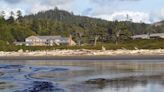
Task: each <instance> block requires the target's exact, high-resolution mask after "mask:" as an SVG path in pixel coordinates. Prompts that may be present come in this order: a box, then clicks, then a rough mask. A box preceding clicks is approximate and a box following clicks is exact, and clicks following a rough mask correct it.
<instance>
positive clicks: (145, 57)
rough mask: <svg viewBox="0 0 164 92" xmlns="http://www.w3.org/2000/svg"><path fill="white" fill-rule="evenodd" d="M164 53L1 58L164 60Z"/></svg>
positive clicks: (14, 58)
mask: <svg viewBox="0 0 164 92" xmlns="http://www.w3.org/2000/svg"><path fill="white" fill-rule="evenodd" d="M163 59H164V55H116V56H0V60H163Z"/></svg>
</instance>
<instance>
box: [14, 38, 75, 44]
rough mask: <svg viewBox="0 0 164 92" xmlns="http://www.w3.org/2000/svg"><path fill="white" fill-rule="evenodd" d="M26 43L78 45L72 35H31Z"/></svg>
mask: <svg viewBox="0 0 164 92" xmlns="http://www.w3.org/2000/svg"><path fill="white" fill-rule="evenodd" d="M24 44H25V45H26V46H60V45H68V46H74V45H76V43H75V42H74V41H73V40H72V37H71V36H70V37H62V36H30V37H27V38H26V39H25V42H24ZM17 45H18V44H17Z"/></svg>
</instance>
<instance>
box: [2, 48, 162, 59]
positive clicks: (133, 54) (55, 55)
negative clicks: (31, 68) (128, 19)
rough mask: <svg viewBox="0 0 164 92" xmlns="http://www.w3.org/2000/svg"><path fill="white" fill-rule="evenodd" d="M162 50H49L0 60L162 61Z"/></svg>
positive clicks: (8, 54)
mask: <svg viewBox="0 0 164 92" xmlns="http://www.w3.org/2000/svg"><path fill="white" fill-rule="evenodd" d="M163 56H164V49H155V50H122V49H120V50H86V49H81V50H51V51H22V50H19V51H17V52H3V51H1V52H0V59H32V60H33V59H40V60H45V59H52V60H53V59H64V60H69V59H70V60H72V59H87V60H94V59H95V60H102V59H104V60H105V59H107V60H108V59H112V60H115V59H117V60H118V59H120V60H121V59H160V58H161V59H163Z"/></svg>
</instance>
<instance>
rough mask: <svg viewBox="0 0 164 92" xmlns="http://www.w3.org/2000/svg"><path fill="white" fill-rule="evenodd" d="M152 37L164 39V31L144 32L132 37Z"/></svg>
mask: <svg viewBox="0 0 164 92" xmlns="http://www.w3.org/2000/svg"><path fill="white" fill-rule="evenodd" d="M150 38H162V39H164V33H154V34H142V35H134V36H132V39H150Z"/></svg>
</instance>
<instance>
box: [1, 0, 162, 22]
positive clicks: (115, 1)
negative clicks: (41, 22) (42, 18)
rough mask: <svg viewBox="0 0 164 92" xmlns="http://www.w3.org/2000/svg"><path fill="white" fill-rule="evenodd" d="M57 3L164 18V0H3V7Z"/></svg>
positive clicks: (112, 16) (121, 15)
mask: <svg viewBox="0 0 164 92" xmlns="http://www.w3.org/2000/svg"><path fill="white" fill-rule="evenodd" d="M54 7H58V8H59V9H64V10H67V11H70V12H74V14H76V15H84V16H90V17H97V18H102V19H106V20H110V21H112V20H125V19H127V14H128V15H129V18H130V19H132V20H133V21H134V22H146V23H152V22H157V21H161V20H164V0H0V11H2V10H4V11H6V14H7V15H8V14H9V12H10V11H17V10H21V11H22V12H23V14H31V13H37V12H38V11H41V10H48V9H53V8H54Z"/></svg>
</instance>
